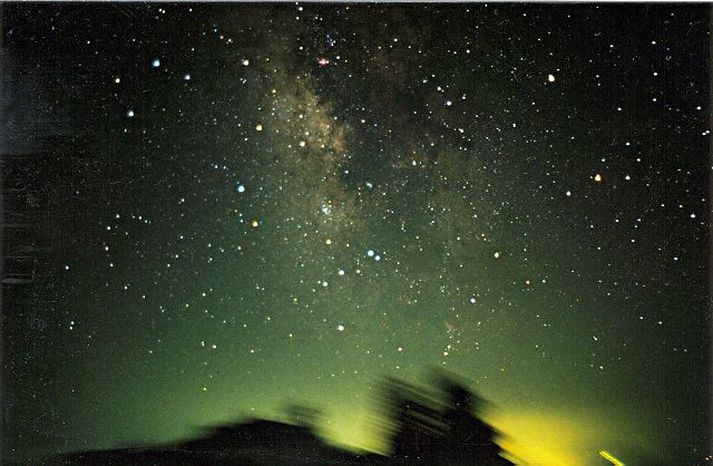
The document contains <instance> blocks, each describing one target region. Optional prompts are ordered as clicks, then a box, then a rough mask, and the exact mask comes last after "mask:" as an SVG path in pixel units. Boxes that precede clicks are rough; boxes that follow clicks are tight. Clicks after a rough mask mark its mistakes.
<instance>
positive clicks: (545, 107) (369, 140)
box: [2, 3, 710, 466]
mask: <svg viewBox="0 0 713 466" xmlns="http://www.w3.org/2000/svg"><path fill="white" fill-rule="evenodd" d="M4 16H5V21H4V25H3V34H4V52H3V54H4V56H5V61H6V62H7V63H8V64H9V65H8V66H9V67H8V69H9V70H11V71H9V72H8V73H7V75H6V76H5V81H6V82H7V85H6V89H8V90H9V91H8V96H9V97H8V98H7V100H8V103H7V105H9V108H10V110H9V112H10V114H11V115H13V116H15V120H14V121H13V122H12V124H11V123H3V126H2V128H3V132H4V134H6V135H8V134H11V133H12V132H11V129H12V128H15V126H12V125H13V124H15V125H17V127H23V128H27V133H24V132H20V133H17V136H15V137H13V138H10V143H8V144H7V147H6V149H7V151H9V152H12V153H16V154H31V157H30V158H29V159H28V160H27V161H25V162H22V160H24V159H22V158H18V159H17V160H20V161H14V162H12V163H13V164H14V165H13V167H15V166H17V167H20V168H18V170H22V168H21V167H23V166H24V165H22V164H23V163H24V164H28V165H27V166H28V167H30V168H28V169H27V171H26V172H23V173H24V174H23V177H24V178H25V179H27V182H26V184H25V185H23V186H24V188H23V189H24V190H25V191H26V192H27V193H30V192H33V193H34V192H37V194H35V196H36V197H35V198H33V199H34V202H36V203H38V204H37V205H38V207H37V209H39V210H41V211H42V212H46V215H44V216H40V217H39V218H40V220H39V221H38V226H37V228H36V231H35V233H33V236H31V238H32V241H34V243H33V244H34V245H35V246H36V248H35V249H34V250H33V255H32V257H33V264H34V265H32V267H33V270H34V272H33V273H34V275H33V276H34V277H35V278H34V279H33V280H32V281H31V282H30V283H26V284H22V285H14V286H12V287H11V286H10V285H4V287H5V289H4V292H3V293H4V298H5V302H6V303H8V304H7V309H8V311H7V314H6V316H5V319H6V323H5V329H4V369H5V375H4V380H5V381H7V382H8V385H7V387H6V388H5V389H4V391H3V398H4V399H5V400H6V402H5V407H4V410H5V414H6V417H7V418H8V419H9V421H7V422H6V425H5V428H4V429H5V433H4V436H6V437H7V438H8V439H10V441H9V442H8V445H9V447H10V449H9V451H8V452H6V454H7V455H8V457H9V458H11V459H13V460H15V461H20V462H22V461H25V460H26V459H27V458H33V457H37V456H38V455H42V454H47V453H51V452H58V451H66V450H72V449H81V448H99V447H102V448H104V447H106V448H108V447H114V446H117V445H122V444H127V443H132V442H133V443H136V442H144V441H152V442H155V441H167V440H174V439H177V438H180V437H184V436H186V435H189V434H190V433H192V432H194V431H195V429H196V428H197V427H199V426H203V425H206V424H210V423H215V422H219V421H224V420H229V419H235V418H239V417H242V416H266V417H274V418H280V417H281V416H284V409H285V406H286V405H287V404H288V403H289V402H300V403H307V404H309V405H312V406H315V407H317V408H319V409H321V410H322V411H323V413H324V414H323V416H322V424H321V428H322V429H323V431H324V433H325V435H326V436H328V438H330V439H331V440H332V441H335V442H338V443H342V444H347V445H349V446H352V447H362V448H371V449H377V450H379V449H383V448H384V445H383V444H382V443H381V440H380V439H379V438H377V437H376V436H375V435H374V434H373V433H372V432H370V430H369V419H370V417H371V416H373V413H372V412H371V411H372V409H374V407H375V406H374V397H375V396H376V394H375V386H376V383H377V382H378V378H379V377H380V376H381V375H391V376H395V377H400V378H404V379H406V380H408V381H419V380H422V377H423V374H424V373H425V371H426V370H427V369H428V368H429V367H433V366H437V367H442V368H445V369H448V370H451V371H453V372H455V373H457V374H460V375H462V376H464V377H466V378H467V379H468V380H469V381H470V382H471V387H472V388H473V389H475V390H477V391H478V392H479V393H481V394H482V395H483V396H484V397H485V398H486V399H488V400H489V401H491V402H492V403H493V407H494V408H493V409H492V414H491V415H490V418H489V420H491V421H492V422H493V424H494V425H495V426H497V427H498V428H499V429H500V430H501V431H502V432H503V433H504V434H505V440H504V443H503V446H504V447H505V449H506V450H508V451H510V452H511V453H512V454H514V455H516V456H518V457H520V458H522V459H523V461H527V462H529V463H528V464H547V465H559V464H561V465H564V464H566V465H570V466H571V465H575V466H576V465H586V464H595V462H596V461H598V455H597V452H598V451H600V450H607V451H610V452H612V453H613V454H615V455H616V457H618V458H621V459H622V460H623V461H624V462H625V463H632V464H662V465H663V464H669V465H670V464H693V462H694V461H702V458H704V457H705V455H706V454H708V453H710V452H709V451H707V450H706V440H707V434H706V430H707V422H708V417H707V414H706V412H707V409H708V406H707V401H706V400H707V399H708V397H707V394H706V393H705V392H707V387H708V385H709V382H708V378H707V377H708V375H707V364H708V357H709V353H708V346H707V345H708V330H709V317H708V312H707V309H708V276H707V274H708V254H709V250H708V239H709V238H708V232H709V223H708V212H709V209H710V206H709V194H708V193H709V188H708V177H709V170H710V167H709V155H708V151H709V144H710V131H709V122H708V116H709V100H708V94H709V89H708V80H709V75H708V48H709V40H710V38H709V33H708V10H707V9H706V8H705V7H704V6H697V5H687V6H672V5H669V6H655V7H654V6H649V5H643V4H641V5H614V6H609V5H607V6H605V5H599V6H597V5H566V6H558V7H557V8H555V7H553V6H547V5H490V4H453V5H436V4H433V5H428V4H423V5H386V4H375V5H319V4H309V3H306V4H276V5H267V4H263V5H238V4H223V5H210V4H203V5H198V4H194V5H191V4H178V5H174V4H167V3H161V4H158V3H157V4H115V5H98V4H87V5H74V4H72V5H69V4H65V5H23V4H13V5H8V6H7V7H6V8H4ZM24 134H30V136H27V137H26V138H24V136H23V135H24ZM23 138H24V139H23ZM13 160H15V159H13ZM7 163H10V162H6V164H7ZM13 169H14V168H13ZM5 184H6V186H7V185H8V183H7V182H6V183H5ZM23 199H24V202H25V203H26V204H28V205H29V202H30V200H28V197H27V195H25V197H24V198H23ZM6 207H7V205H6ZM28 208H29V207H28ZM33 208H34V207H33ZM7 234H11V233H6V235H7ZM25 238H26V241H29V239H27V238H30V237H29V236H26V237H25ZM4 307H5V306H4ZM40 445H41V446H40ZM523 464H524V463H523Z"/></svg>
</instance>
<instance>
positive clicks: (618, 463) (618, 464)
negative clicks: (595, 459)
mask: <svg viewBox="0 0 713 466" xmlns="http://www.w3.org/2000/svg"><path fill="white" fill-rule="evenodd" d="M599 455H600V456H601V457H602V458H604V459H605V460H607V461H609V462H611V464H614V465H616V466H624V463H622V462H621V461H620V460H618V459H617V458H615V457H614V455H612V454H611V453H609V452H608V451H604V450H602V451H600V452H599Z"/></svg>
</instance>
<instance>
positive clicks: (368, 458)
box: [48, 374, 513, 466]
mask: <svg viewBox="0 0 713 466" xmlns="http://www.w3.org/2000/svg"><path fill="white" fill-rule="evenodd" d="M435 387H436V389H435V390H433V389H430V390H428V389H423V388H418V387H415V386H412V385H409V384H406V383H404V382H402V381H398V380H396V379H386V380H385V381H384V382H383V383H382V388H383V398H382V402H383V403H382V413H380V414H381V417H382V419H383V421H382V423H381V424H380V425H379V426H377V425H374V426H373V427H374V429H379V431H380V432H381V433H382V434H383V435H385V437H384V438H385V439H387V441H388V444H389V446H390V453H389V455H388V456H385V455H379V454H376V453H365V454H356V453H352V452H348V451H345V450H342V449H339V448H337V447H335V446H332V445H329V444H328V443H326V442H325V441H324V440H323V439H322V438H320V436H319V435H318V434H317V433H316V430H315V425H316V419H317V412H316V411H314V410H311V409H308V408H301V407H293V408H292V409H291V412H290V414H291V415H292V417H293V418H294V419H295V422H294V423H285V422H277V421H269V420H263V419H251V420H248V421H245V422H241V423H237V424H227V425H219V426H215V427H212V428H209V429H206V430H205V431H204V432H203V434H202V435H199V436H198V437H197V438H194V439H190V440H185V441H179V442H175V443H170V444H162V445H154V446H141V447H132V448H124V449H114V450H98V451H85V452H76V453H70V454H65V455H61V456H56V457H54V458H52V459H50V460H49V461H48V464H51V465H74V466H83V465H157V466H158V465H186V466H190V465H201V466H209V465H245V466H252V465H292V464H294V465H327V464H334V465H406V464H425V465H474V466H508V465H512V464H513V463H511V462H509V461H508V460H506V459H504V458H503V457H502V456H500V453H501V450H500V447H499V446H498V445H497V443H496V440H497V437H498V435H499V434H498V433H497V432H496V431H495V430H494V429H493V428H492V427H491V426H489V425H488V424H487V423H485V422H484V421H483V420H482V419H481V417H480V414H481V410H482V405H483V401H482V399H480V398H479V397H478V396H477V395H475V394H473V393H472V392H471V391H469V390H468V389H467V388H465V386H463V385H462V384H459V383H457V382H455V381H454V380H453V379H452V378H449V377H447V376H445V375H444V374H439V376H438V378H437V381H436V383H435Z"/></svg>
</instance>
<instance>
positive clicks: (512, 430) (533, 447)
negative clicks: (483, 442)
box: [487, 411, 596, 466]
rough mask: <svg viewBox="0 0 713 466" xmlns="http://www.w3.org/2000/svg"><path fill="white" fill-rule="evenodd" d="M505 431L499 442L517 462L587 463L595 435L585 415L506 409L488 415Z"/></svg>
mask: <svg viewBox="0 0 713 466" xmlns="http://www.w3.org/2000/svg"><path fill="white" fill-rule="evenodd" d="M487 420H488V421H489V422H491V423H492V424H493V425H494V426H495V427H496V428H497V429H498V430H499V431H500V432H501V433H502V439H501V440H500V441H499V444H500V446H501V448H502V449H503V450H505V451H506V452H507V453H508V455H507V456H508V457H509V458H510V459H511V461H513V462H514V463H515V464H527V465H529V466H586V465H588V464H591V460H592V459H591V458H586V457H583V452H584V451H587V450H588V445H589V444H590V441H591V439H592V438H593V437H594V435H595V433H596V432H595V431H594V429H592V428H591V427H587V426H590V424H589V423H587V422H586V420H585V419H581V418H578V417H570V416H567V415H565V414H563V413H561V414H552V413H543V412H535V411H532V412H517V411H502V412H498V413H497V414H496V415H494V416H492V417H490V418H488V419H487Z"/></svg>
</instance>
